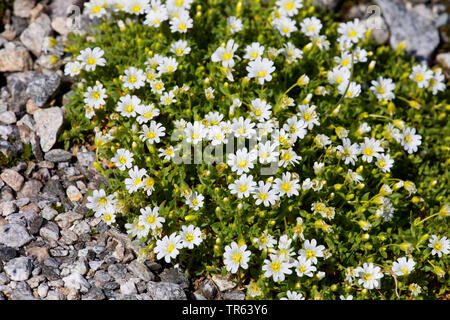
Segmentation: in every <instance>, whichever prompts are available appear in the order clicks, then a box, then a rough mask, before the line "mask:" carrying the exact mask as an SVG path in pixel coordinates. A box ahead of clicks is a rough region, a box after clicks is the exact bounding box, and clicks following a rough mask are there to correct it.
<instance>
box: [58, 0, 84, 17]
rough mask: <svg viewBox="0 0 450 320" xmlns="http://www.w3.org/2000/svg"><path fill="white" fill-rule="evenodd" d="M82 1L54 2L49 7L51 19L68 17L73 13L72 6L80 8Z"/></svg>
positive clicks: (66, 0)
mask: <svg viewBox="0 0 450 320" xmlns="http://www.w3.org/2000/svg"><path fill="white" fill-rule="evenodd" d="M83 2H84V0H54V1H52V2H51V4H50V5H49V8H50V10H51V16H52V17H68V16H69V15H72V14H73V13H74V10H75V9H73V10H71V9H72V6H78V7H79V8H81V7H82V4H83Z"/></svg>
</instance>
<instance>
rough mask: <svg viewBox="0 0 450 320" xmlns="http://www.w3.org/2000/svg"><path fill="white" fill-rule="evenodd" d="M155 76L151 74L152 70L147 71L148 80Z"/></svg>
mask: <svg viewBox="0 0 450 320" xmlns="http://www.w3.org/2000/svg"><path fill="white" fill-rule="evenodd" d="M154 78H155V77H154V76H153V73H152V72H149V73H147V79H148V80H153V79H154Z"/></svg>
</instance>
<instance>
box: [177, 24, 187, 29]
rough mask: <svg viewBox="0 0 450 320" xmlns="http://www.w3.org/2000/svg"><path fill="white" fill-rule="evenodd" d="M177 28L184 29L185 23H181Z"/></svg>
mask: <svg viewBox="0 0 450 320" xmlns="http://www.w3.org/2000/svg"><path fill="white" fill-rule="evenodd" d="M178 30H181V31H184V30H186V23H181V24H180V25H179V26H178Z"/></svg>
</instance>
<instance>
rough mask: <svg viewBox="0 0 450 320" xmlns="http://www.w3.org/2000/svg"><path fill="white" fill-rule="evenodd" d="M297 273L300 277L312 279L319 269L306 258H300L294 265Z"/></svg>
mask: <svg viewBox="0 0 450 320" xmlns="http://www.w3.org/2000/svg"><path fill="white" fill-rule="evenodd" d="M294 267H295V272H296V273H297V275H298V276H299V277H303V276H307V277H310V278H311V277H312V276H313V272H315V271H316V270H317V268H316V267H315V266H314V264H313V263H312V260H311V259H307V258H306V257H303V256H299V257H298V258H297V260H296V261H295V264H294Z"/></svg>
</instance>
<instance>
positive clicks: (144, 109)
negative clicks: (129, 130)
mask: <svg viewBox="0 0 450 320" xmlns="http://www.w3.org/2000/svg"><path fill="white" fill-rule="evenodd" d="M136 112H137V113H138V114H139V116H138V117H137V118H136V120H137V122H138V123H139V124H143V123H147V122H149V121H150V120H152V119H153V118H154V117H157V116H159V109H158V108H155V105H154V104H153V103H150V104H147V105H145V104H140V105H138V106H137V107H136Z"/></svg>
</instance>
